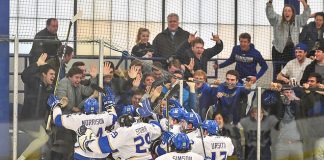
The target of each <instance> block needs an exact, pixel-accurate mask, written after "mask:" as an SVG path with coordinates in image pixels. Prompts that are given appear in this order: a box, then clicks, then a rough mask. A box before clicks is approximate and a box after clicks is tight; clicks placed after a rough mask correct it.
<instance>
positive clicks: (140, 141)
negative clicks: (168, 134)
mask: <svg viewBox="0 0 324 160" xmlns="http://www.w3.org/2000/svg"><path fill="white" fill-rule="evenodd" d="M134 143H135V144H136V153H146V152H147V149H143V148H142V149H141V147H143V145H144V144H145V143H146V144H148V145H149V144H151V138H150V135H149V133H146V135H145V136H144V138H143V136H138V137H136V138H134Z"/></svg>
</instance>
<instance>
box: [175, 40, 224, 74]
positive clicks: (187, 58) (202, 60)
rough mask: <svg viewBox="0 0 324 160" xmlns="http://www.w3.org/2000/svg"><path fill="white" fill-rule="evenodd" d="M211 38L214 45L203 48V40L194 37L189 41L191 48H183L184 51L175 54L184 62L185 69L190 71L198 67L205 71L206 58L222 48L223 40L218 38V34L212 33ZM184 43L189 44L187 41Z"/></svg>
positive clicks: (217, 52) (209, 57)
mask: <svg viewBox="0 0 324 160" xmlns="http://www.w3.org/2000/svg"><path fill="white" fill-rule="evenodd" d="M212 40H213V41H215V42H216V44H215V46H214V47H212V48H208V49H204V41H203V40H202V39H201V38H199V37H196V38H195V39H194V40H193V41H192V42H191V48H188V49H187V50H185V51H184V53H178V55H177V56H178V58H179V60H180V61H181V63H182V64H185V66H186V69H188V70H189V71H190V72H191V73H193V72H194V71H195V70H199V69H200V70H203V71H205V72H206V73H207V63H208V60H210V59H211V58H212V57H214V56H215V55H217V54H219V53H220V52H221V51H222V50H223V42H222V40H220V38H219V36H218V35H213V37H212ZM188 41H189V40H188ZM185 45H189V43H185ZM192 63H193V65H192Z"/></svg>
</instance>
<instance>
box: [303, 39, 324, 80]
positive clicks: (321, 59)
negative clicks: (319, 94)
mask: <svg viewBox="0 0 324 160" xmlns="http://www.w3.org/2000/svg"><path fill="white" fill-rule="evenodd" d="M314 72H316V73H319V74H320V75H321V77H324V40H321V41H320V42H319V44H318V46H316V48H315V60H314V61H313V62H312V63H310V64H309V65H308V66H306V68H305V71H304V74H303V77H302V79H301V80H300V84H301V85H303V84H304V83H306V82H307V79H308V78H309V74H310V73H314ZM319 83H324V81H322V82H319Z"/></svg>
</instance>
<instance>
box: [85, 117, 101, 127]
mask: <svg viewBox="0 0 324 160" xmlns="http://www.w3.org/2000/svg"><path fill="white" fill-rule="evenodd" d="M103 123H104V120H103V119H102V118H100V119H86V120H83V121H82V125H85V126H91V125H99V124H103Z"/></svg>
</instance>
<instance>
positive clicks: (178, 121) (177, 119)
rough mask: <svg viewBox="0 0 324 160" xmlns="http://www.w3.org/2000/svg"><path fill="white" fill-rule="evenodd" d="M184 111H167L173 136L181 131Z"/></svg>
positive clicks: (179, 109) (178, 109) (176, 109)
mask: <svg viewBox="0 0 324 160" xmlns="http://www.w3.org/2000/svg"><path fill="white" fill-rule="evenodd" d="M184 115H185V111H184V110H183V109H182V108H172V109H171V110H170V111H169V116H170V117H171V122H170V125H171V130H170V132H172V133H173V134H177V133H180V132H181V131H182V130H183V127H182V120H183V118H184Z"/></svg>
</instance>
